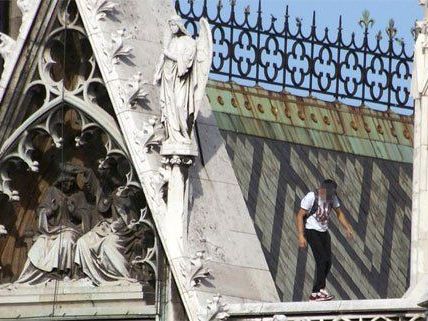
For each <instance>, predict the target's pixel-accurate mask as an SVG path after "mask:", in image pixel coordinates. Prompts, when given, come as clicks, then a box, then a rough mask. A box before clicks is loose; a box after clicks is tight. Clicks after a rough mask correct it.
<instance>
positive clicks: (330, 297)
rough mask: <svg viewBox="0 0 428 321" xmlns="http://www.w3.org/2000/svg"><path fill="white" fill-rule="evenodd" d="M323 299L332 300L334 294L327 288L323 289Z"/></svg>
mask: <svg viewBox="0 0 428 321" xmlns="http://www.w3.org/2000/svg"><path fill="white" fill-rule="evenodd" d="M319 293H320V294H321V297H322V300H321V301H330V300H333V299H334V295H331V294H330V293H328V292H327V291H326V290H325V289H321V290H320V292H319Z"/></svg>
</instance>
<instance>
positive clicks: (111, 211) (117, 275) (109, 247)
mask: <svg viewBox="0 0 428 321" xmlns="http://www.w3.org/2000/svg"><path fill="white" fill-rule="evenodd" d="M86 185H87V189H88V190H91V191H92V195H95V196H96V197H95V199H96V207H95V213H94V214H93V218H94V221H95V225H94V226H93V228H92V229H91V231H89V232H88V233H86V234H85V235H83V236H82V237H81V238H80V239H79V240H78V241H77V247H76V257H75V262H76V264H78V265H79V266H80V267H81V269H82V271H83V273H84V274H85V275H86V276H87V277H88V278H89V279H90V280H91V281H92V282H93V283H94V284H96V285H100V284H102V283H105V282H112V281H120V280H126V281H135V280H133V279H132V278H131V277H130V273H129V263H128V262H129V260H128V259H127V258H126V256H127V253H129V252H130V251H129V248H130V247H131V246H132V244H133V241H135V239H136V235H135V231H134V230H130V229H128V224H129V222H130V220H131V217H130V216H132V215H131V214H132V213H131V210H130V209H131V200H130V199H129V198H128V197H120V196H117V195H116V190H113V191H106V190H105V189H104V190H103V188H102V186H100V183H99V182H98V180H97V179H96V178H95V175H91V178H89V179H88V181H87V184H86ZM134 214H135V213H134Z"/></svg>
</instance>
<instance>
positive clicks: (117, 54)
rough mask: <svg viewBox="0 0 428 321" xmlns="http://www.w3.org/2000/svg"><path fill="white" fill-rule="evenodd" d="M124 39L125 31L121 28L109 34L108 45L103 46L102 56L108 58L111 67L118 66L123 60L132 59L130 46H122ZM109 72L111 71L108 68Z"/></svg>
mask: <svg viewBox="0 0 428 321" xmlns="http://www.w3.org/2000/svg"><path fill="white" fill-rule="evenodd" d="M125 38H126V29H125V28H122V29H119V30H117V31H116V32H113V33H112V34H111V40H110V43H106V44H105V45H104V54H105V55H106V56H107V57H108V58H109V60H110V63H111V64H113V65H117V64H119V63H120V62H121V61H123V60H124V59H128V58H130V57H132V50H133V48H132V47H131V46H128V45H125V44H124V42H123V41H124V39H125ZM109 70H112V68H111V67H110V68H109Z"/></svg>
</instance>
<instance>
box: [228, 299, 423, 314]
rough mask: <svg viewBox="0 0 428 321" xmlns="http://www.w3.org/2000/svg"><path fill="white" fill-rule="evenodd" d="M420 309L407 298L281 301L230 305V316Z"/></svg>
mask: <svg viewBox="0 0 428 321" xmlns="http://www.w3.org/2000/svg"><path fill="white" fill-rule="evenodd" d="M423 311H425V309H424V308H422V307H420V306H418V305H417V303H416V302H414V300H409V299H379V300H346V301H326V302H281V303H246V304H231V305H230V308H229V311H228V313H229V314H230V316H246V317H250V316H251V317H260V316H269V315H276V314H278V315H280V314H284V315H286V316H291V315H305V316H307V317H308V316H311V315H320V314H341V315H343V314H362V313H370V314H379V313H384V314H391V313H394V314H396V313H398V312H423Z"/></svg>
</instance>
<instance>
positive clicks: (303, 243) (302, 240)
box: [299, 235, 308, 249]
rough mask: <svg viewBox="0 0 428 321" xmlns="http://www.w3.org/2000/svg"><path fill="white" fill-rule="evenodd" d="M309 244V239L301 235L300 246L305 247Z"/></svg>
mask: <svg viewBox="0 0 428 321" xmlns="http://www.w3.org/2000/svg"><path fill="white" fill-rule="evenodd" d="M307 246H308V241H306V238H305V237H304V236H303V235H299V247H300V248H302V249H304V248H306V247H307Z"/></svg>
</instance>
